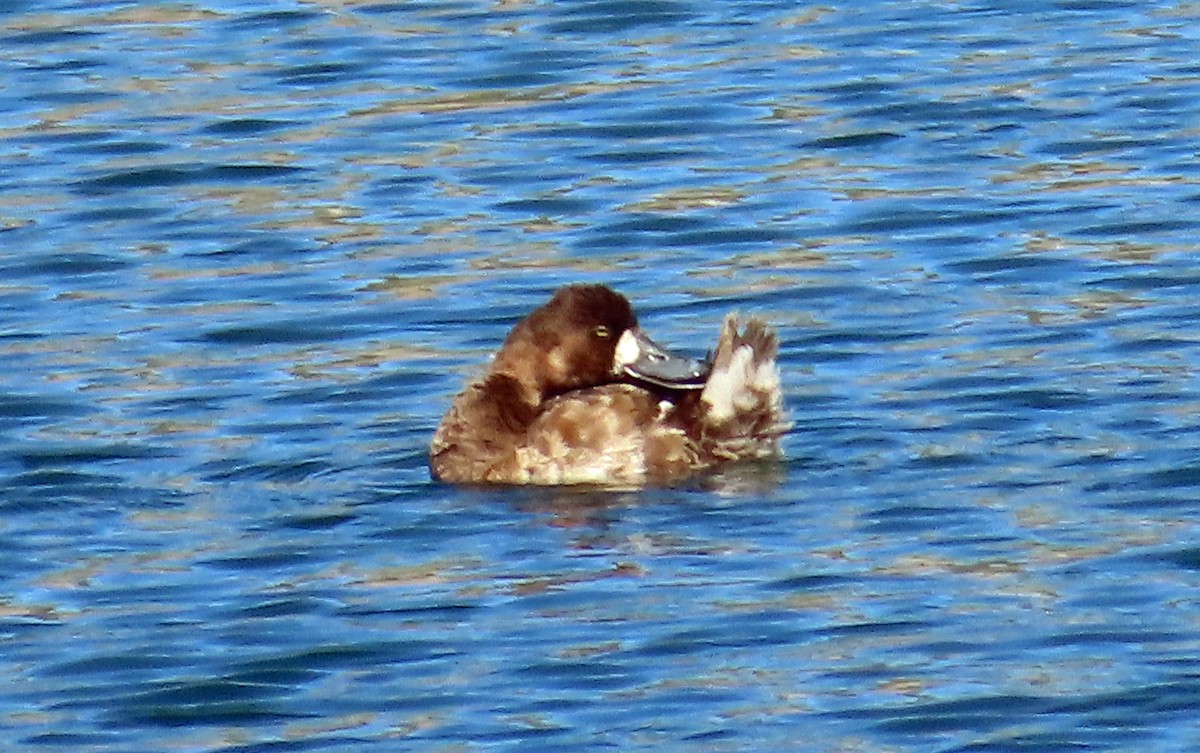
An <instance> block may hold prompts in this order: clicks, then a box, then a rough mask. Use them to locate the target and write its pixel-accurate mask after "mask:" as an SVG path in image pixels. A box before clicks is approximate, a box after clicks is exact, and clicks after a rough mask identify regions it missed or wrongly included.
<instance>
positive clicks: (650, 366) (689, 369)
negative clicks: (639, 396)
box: [616, 329, 712, 390]
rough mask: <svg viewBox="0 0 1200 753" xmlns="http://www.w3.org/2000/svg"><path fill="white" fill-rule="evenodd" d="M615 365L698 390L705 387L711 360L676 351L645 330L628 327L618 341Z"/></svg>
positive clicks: (657, 382) (668, 385) (674, 386)
mask: <svg viewBox="0 0 1200 753" xmlns="http://www.w3.org/2000/svg"><path fill="white" fill-rule="evenodd" d="M616 367H617V370H618V371H619V372H621V373H624V374H626V375H628V376H631V377H633V378H635V379H640V380H642V381H643V382H649V383H650V384H655V385H658V386H659V387H666V388H668V389H673V390H698V389H701V388H702V387H704V383H705V381H706V380H707V379H708V374H709V372H710V371H712V363H711V362H710V361H709V360H708V359H707V358H706V359H704V360H697V359H695V358H688V357H686V356H680V355H676V354H674V353H671V352H670V351H667V350H665V349H664V348H663V347H662V346H660V345H659V344H658V343H656V342H654V341H653V340H651V339H650V338H649V337H646V336H645V335H644V334H642V331H641V330H640V329H631V330H627V331H626V332H625V334H623V335H621V339H620V340H619V341H618V342H617V354H616Z"/></svg>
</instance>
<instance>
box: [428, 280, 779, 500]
mask: <svg viewBox="0 0 1200 753" xmlns="http://www.w3.org/2000/svg"><path fill="white" fill-rule="evenodd" d="M777 349H778V346H777V343H776V338H775V334H774V333H773V332H772V331H771V330H770V329H769V328H768V327H767V326H766V324H765V323H763V322H762V321H761V320H759V319H751V320H750V322H749V323H748V324H747V325H746V328H745V330H744V331H742V332H739V331H738V328H737V322H736V319H735V318H734V317H733V316H730V317H727V318H726V320H725V325H724V327H723V329H722V331H721V336H720V339H719V340H718V343H717V348H716V351H715V352H714V354H713V356H712V359H711V364H705V365H704V367H700V366H697V365H696V364H694V363H680V362H677V361H675V360H673V358H672V357H671V356H670V355H669V354H667V353H665V352H663V351H661V350H659V349H657V347H656V346H654V345H653V343H651V342H650V341H649V340H646V339H645V338H644V336H643V335H642V334H641V332H640V330H638V328H637V319H636V317H635V316H634V314H633V310H632V308H631V307H630V305H629V302H628V301H627V300H626V299H625V298H624V297H623V296H621V295H619V294H617V293H615V292H613V291H612V290H610V289H608V288H606V287H604V286H601V285H569V286H567V287H564V288H562V289H560V290H559V291H558V292H557V293H556V294H555V295H554V297H553V299H551V301H550V302H549V303H547V304H546V305H545V306H542V307H541V308H539V309H538V310H537V311H535V312H533V313H532V314H530V315H529V316H528V317H526V318H525V319H524V320H522V321H521V322H520V323H519V324H518V325H517V326H516V327H515V328H514V329H513V331H512V333H510V334H509V336H508V339H506V340H505V342H504V345H503V346H502V347H501V349H500V352H499V353H498V354H497V355H496V358H495V361H494V362H493V363H492V367H491V369H490V371H489V372H488V373H487V375H485V376H484V377H483V378H482V379H480V380H479V381H476V382H474V383H472V384H470V385H468V386H467V388H466V389H464V390H463V392H462V393H461V394H459V396H458V397H457V398H456V399H455V401H454V404H453V405H452V406H451V408H450V410H449V412H448V413H447V414H446V416H445V417H444V418H443V419H442V422H441V424H440V425H439V426H438V429H437V433H436V434H434V437H433V442H432V444H431V446H430V461H429V465H430V471H431V473H432V475H433V477H434V478H436V479H439V480H441V481H446V482H449V483H499V484H598V485H606V486H639V485H643V484H647V483H666V482H670V481H672V480H676V479H680V478H682V477H685V476H687V475H689V474H691V473H693V472H695V471H698V470H701V469H704V468H707V467H711V466H715V465H718V464H721V463H726V462H730V461H736V460H743V459H751V458H769V457H775V456H777V455H778V452H779V447H778V440H779V437H780V435H781V434H782V433H783V431H784V430H785V429H786V424H785V422H784V421H783V418H782V400H781V395H780V383H779V370H778V367H777V366H776V364H775V355H776V352H777Z"/></svg>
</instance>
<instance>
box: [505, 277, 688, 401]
mask: <svg viewBox="0 0 1200 753" xmlns="http://www.w3.org/2000/svg"><path fill="white" fill-rule="evenodd" d="M709 367H710V365H709V364H708V362H707V361H697V360H694V359H690V358H685V357H682V356H678V355H675V354H672V353H670V352H668V351H667V350H665V349H663V348H662V347H660V346H659V345H657V344H656V343H655V342H654V341H652V340H651V339H650V338H649V337H647V336H646V335H645V334H644V333H643V332H642V331H641V329H640V328H639V327H638V323H637V316H636V315H635V314H634V313H633V307H632V306H630V305H629V301H628V300H627V299H626V298H625V296H623V295H621V294H620V293H617V292H615V291H613V290H611V289H610V288H608V287H605V286H604V285H567V286H565V287H563V288H560V289H559V290H558V291H557V292H556V293H555V294H554V297H553V298H551V299H550V301H549V302H548V303H546V304H545V305H544V306H542V307H541V308H539V309H537V310H536V311H534V312H533V313H531V314H530V315H529V316H527V317H525V319H523V320H522V321H521V322H520V323H518V324H517V326H516V327H514V328H513V331H512V332H511V333H510V334H509V336H508V339H506V340H505V341H504V345H503V347H502V348H501V349H500V352H499V354H497V356H496V361H495V363H494V365H493V367H492V371H493V372H503V373H506V374H510V375H512V376H514V377H516V378H517V379H518V380H519V381H521V382H522V383H524V384H526V385H528V386H530V387H533V388H534V389H536V390H537V391H538V393H540V394H541V395H542V396H549V395H556V394H561V393H563V392H568V391H570V390H575V389H581V388H584V387H594V386H597V385H601V384H609V383H612V382H618V381H630V380H634V381H642V382H647V383H649V384H652V385H656V386H658V387H660V388H664V389H670V390H690V389H699V388H702V387H703V386H704V382H705V379H706V378H707V376H708V372H709Z"/></svg>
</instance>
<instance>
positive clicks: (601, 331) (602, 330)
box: [592, 324, 612, 337]
mask: <svg viewBox="0 0 1200 753" xmlns="http://www.w3.org/2000/svg"><path fill="white" fill-rule="evenodd" d="M592 334H593V335H595V336H596V337H608V336H610V335H611V334H612V333H611V332H609V330H608V327H605V326H604V325H603V324H601V325H600V326H599V327H596V328H595V329H594V330H592Z"/></svg>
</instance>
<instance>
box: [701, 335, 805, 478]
mask: <svg viewBox="0 0 1200 753" xmlns="http://www.w3.org/2000/svg"><path fill="white" fill-rule="evenodd" d="M778 352H779V341H778V339H777V337H776V335H775V332H774V330H772V329H771V328H770V327H768V326H767V323H766V322H764V321H763V320H762V319H759V318H758V317H751V318H750V320H749V321H748V322H746V327H745V329H744V330H741V331H739V330H738V321H737V317H736V315H734V314H730V315H729V316H727V317H725V323H724V325H723V326H722V328H721V336H720V339H718V340H717V349H716V351H715V352H714V353H713V357H712V372H711V374H710V375H709V377H708V382H707V383H706V384H705V386H704V389H703V391H702V392H701V393H700V414H701V421H702V426H703V435H704V441H703V442H702V444H703V446H704V449H705V450H706V451H707V453H709V454H710V456H711V457H712V458H713V459H715V460H735V459H750V458H770V457H776V456H778V454H779V438H780V436H782V435H783V433H784V432H785V431H787V429H788V423H787V421H786V420H785V419H784V416H783V395H782V390H781V388H780V381H779V367H778V366H777V365H776V363H775V357H776V355H777V354H778Z"/></svg>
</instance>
